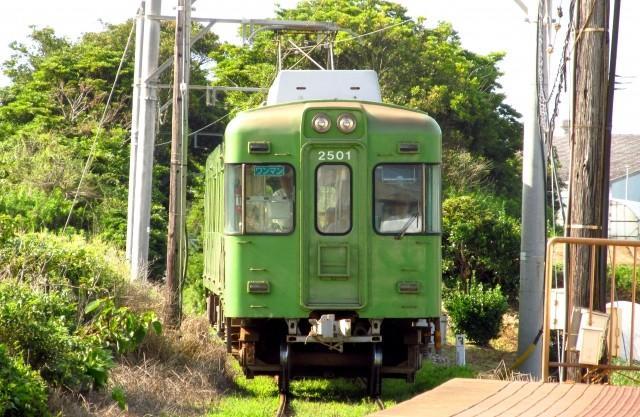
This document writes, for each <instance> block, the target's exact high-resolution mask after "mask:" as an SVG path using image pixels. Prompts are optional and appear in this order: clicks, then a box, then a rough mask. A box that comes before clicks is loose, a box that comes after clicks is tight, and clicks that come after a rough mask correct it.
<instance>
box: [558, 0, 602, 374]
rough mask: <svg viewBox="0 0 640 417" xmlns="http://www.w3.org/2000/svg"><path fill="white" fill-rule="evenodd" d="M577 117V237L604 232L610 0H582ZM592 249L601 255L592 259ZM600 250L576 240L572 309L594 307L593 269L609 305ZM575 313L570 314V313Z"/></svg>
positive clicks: (572, 226)
mask: <svg viewBox="0 0 640 417" xmlns="http://www.w3.org/2000/svg"><path fill="white" fill-rule="evenodd" d="M577 6H578V9H577V19H576V39H575V44H576V48H575V59H574V65H575V72H574V96H573V110H574V111H573V114H574V117H573V123H572V126H571V144H572V152H571V173H570V179H569V180H570V181H571V190H570V193H569V202H570V207H571V211H570V213H569V221H568V225H567V232H568V235H569V236H571V237H590V238H594V237H595V238H597V237H602V224H603V220H604V219H603V212H604V210H603V198H602V190H603V186H602V184H603V178H602V177H603V175H604V165H605V164H604V154H605V146H604V142H605V141H604V139H605V120H606V117H605V114H606V104H607V80H608V57H609V32H608V23H609V22H608V16H609V2H608V0H579V1H578V3H577ZM592 255H593V256H595V258H596V259H591V258H592ZM597 258H599V256H598V255H597V254H596V253H592V252H591V251H590V249H589V248H588V247H587V246H584V245H580V246H578V247H575V245H572V246H571V250H570V253H569V260H570V262H569V265H568V268H569V271H570V274H569V276H572V279H573V282H572V288H573V290H572V291H571V294H569V295H568V301H569V303H568V309H567V312H568V313H570V312H572V311H573V310H574V308H580V307H588V306H589V303H590V299H589V275H590V274H589V271H590V269H591V262H592V261H593V264H594V268H595V271H596V272H594V273H595V274H596V277H595V279H596V282H595V286H594V287H595V294H594V297H593V308H594V309H595V310H600V311H604V308H605V300H604V297H605V285H604V284H605V276H603V275H601V274H598V273H597V271H598V270H599V268H598V266H597V264H598V262H599V261H598V259H597ZM568 317H569V316H568ZM577 361H578V352H576V351H575V350H573V349H570V350H568V351H567V362H577ZM567 374H568V379H569V380H573V381H576V382H580V381H581V380H582V375H581V370H580V369H579V368H570V369H569V370H568V371H567Z"/></svg>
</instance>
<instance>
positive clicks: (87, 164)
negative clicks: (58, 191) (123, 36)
mask: <svg viewBox="0 0 640 417" xmlns="http://www.w3.org/2000/svg"><path fill="white" fill-rule="evenodd" d="M139 13H140V9H138V14H139ZM134 31H135V20H134V21H133V22H132V23H131V30H130V31H129V37H128V38H127V43H126V45H125V47H124V51H123V52H122V56H121V57H120V63H119V64H118V69H117V70H116V76H115V78H114V80H113V84H111V90H110V91H109V96H108V97H107V101H106V103H105V105H104V110H103V111H102V116H101V117H100V121H99V122H98V128H97V129H96V132H95V134H94V135H93V142H92V144H91V149H90V150H89V155H88V156H87V159H86V160H85V163H84V167H83V168H82V174H81V175H80V180H79V181H78V187H77V188H76V191H75V193H74V195H73V201H72V202H71V207H70V208H69V214H68V215H67V220H66V221H65V222H64V227H63V228H62V231H63V232H64V231H65V230H67V227H68V226H69V222H70V221H71V215H72V214H73V210H74V209H75V206H76V204H77V203H78V196H79V195H80V189H81V188H82V183H83V182H84V179H85V177H86V176H87V174H88V173H89V171H90V169H91V164H92V163H93V159H94V155H95V152H96V147H97V145H98V137H99V136H100V134H101V133H102V130H103V127H104V121H105V120H106V117H107V111H108V110H109V106H110V105H111V100H112V99H113V93H114V91H115V89H116V85H117V84H118V80H119V78H120V73H121V72H122V67H123V66H124V61H125V58H126V56H127V52H128V51H129V46H130V45H131V39H132V38H133V33H134Z"/></svg>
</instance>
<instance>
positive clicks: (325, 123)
mask: <svg viewBox="0 0 640 417" xmlns="http://www.w3.org/2000/svg"><path fill="white" fill-rule="evenodd" d="M311 125H312V126H313V130H315V131H316V132H318V133H325V132H327V131H329V129H330V128H331V120H330V119H329V116H327V115H326V114H324V113H318V114H316V115H315V116H313V119H312V120H311Z"/></svg>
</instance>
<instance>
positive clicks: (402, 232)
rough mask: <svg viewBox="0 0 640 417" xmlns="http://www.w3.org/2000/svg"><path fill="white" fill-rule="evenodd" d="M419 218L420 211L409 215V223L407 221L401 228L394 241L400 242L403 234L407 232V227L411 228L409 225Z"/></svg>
mask: <svg viewBox="0 0 640 417" xmlns="http://www.w3.org/2000/svg"><path fill="white" fill-rule="evenodd" d="M419 216H420V210H418V211H416V213H415V214H413V215H411V217H410V218H409V221H407V222H406V223H405V224H404V226H402V229H400V233H398V235H396V237H395V239H396V240H400V239H402V238H403V237H404V235H405V233H407V230H409V226H411V223H413V221H414V220H418V217H419Z"/></svg>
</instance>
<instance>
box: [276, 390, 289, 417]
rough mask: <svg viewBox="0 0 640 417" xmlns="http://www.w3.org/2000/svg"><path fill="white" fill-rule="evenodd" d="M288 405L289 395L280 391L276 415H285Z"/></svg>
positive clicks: (279, 416) (282, 416) (280, 416)
mask: <svg viewBox="0 0 640 417" xmlns="http://www.w3.org/2000/svg"><path fill="white" fill-rule="evenodd" d="M288 405H289V396H288V395H287V394H285V393H280V400H279V403H278V409H277V411H276V417H286V416H287V408H288Z"/></svg>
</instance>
